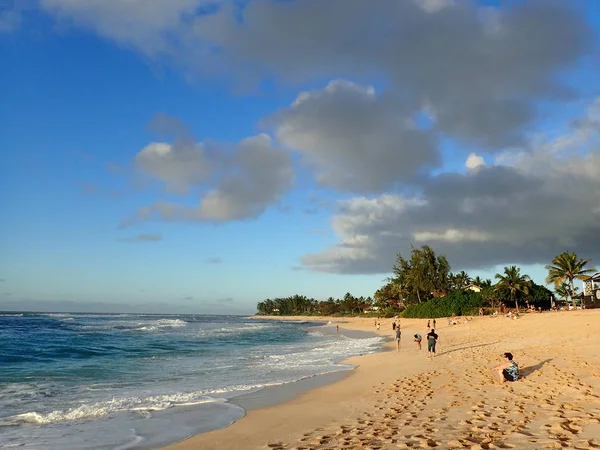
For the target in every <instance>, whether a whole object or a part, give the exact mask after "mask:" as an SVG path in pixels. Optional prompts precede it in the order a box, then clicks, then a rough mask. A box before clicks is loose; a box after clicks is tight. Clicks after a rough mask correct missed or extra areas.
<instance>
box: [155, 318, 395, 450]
mask: <svg viewBox="0 0 600 450" xmlns="http://www.w3.org/2000/svg"><path fill="white" fill-rule="evenodd" d="M246 318H248V319H254V318H256V319H267V320H273V321H282V322H284V321H285V322H311V323H314V324H316V325H317V327H316V328H317V329H319V330H320V331H321V332H323V333H326V334H329V335H336V334H337V335H340V336H345V337H348V338H351V339H365V338H373V337H379V338H382V339H383V340H382V342H381V343H380V344H379V346H378V348H376V349H375V350H374V351H373V352H369V353H365V354H361V355H355V356H352V357H350V358H346V359H343V360H340V361H335V364H336V365H339V366H347V368H341V369H339V370H335V371H331V372H326V373H319V374H316V375H312V376H308V377H305V378H301V379H299V380H296V381H291V382H288V383H283V384H278V385H271V386H265V387H263V388H261V389H259V390H257V391H254V392H249V393H247V394H242V395H240V396H237V397H232V398H231V399H229V400H228V401H227V403H229V404H232V405H236V406H239V407H240V408H242V409H244V411H245V414H244V415H243V416H242V417H240V418H238V419H236V420H234V421H233V422H231V423H229V424H227V425H224V426H221V427H218V428H214V429H210V430H206V431H202V432H200V433H197V434H194V435H192V436H189V437H186V438H184V439H182V440H179V441H176V442H173V443H170V444H168V445H166V446H165V447H162V448H163V449H172V448H175V447H176V446H178V445H179V444H182V443H185V442H187V441H189V440H190V439H194V438H196V437H198V436H204V435H205V434H207V433H212V432H219V431H223V430H226V429H228V428H230V427H232V426H234V425H235V424H236V423H238V422H240V421H242V420H245V419H246V418H247V416H248V414H249V413H250V412H251V411H255V410H262V409H265V408H271V407H277V406H279V405H282V404H285V403H287V402H290V401H293V400H294V399H296V398H297V397H299V396H301V395H303V394H305V393H307V392H310V391H312V390H314V389H318V388H322V387H325V386H328V385H330V384H334V383H337V382H340V381H343V380H344V379H346V378H348V377H350V376H352V374H353V372H354V371H355V370H356V369H357V368H358V366H357V365H356V364H353V363H352V362H351V361H354V359H355V358H361V357H363V356H365V355H371V354H376V353H381V352H386V351H391V350H392V348H391V347H390V346H389V342H390V340H391V339H386V336H383V335H381V334H378V333H376V332H375V331H373V330H371V331H367V330H364V329H359V328H344V327H342V326H341V325H342V322H340V321H333V320H331V319H334V318H332V317H315V316H313V317H310V318H305V317H294V316H249V317H246ZM336 324H338V325H340V327H339V331H336V329H335V325H336ZM387 347H389V348H387ZM242 448H243V447H242Z"/></svg>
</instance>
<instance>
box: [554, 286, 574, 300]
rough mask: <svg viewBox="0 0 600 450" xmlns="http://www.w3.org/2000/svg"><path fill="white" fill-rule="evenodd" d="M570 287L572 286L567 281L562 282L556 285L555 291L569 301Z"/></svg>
mask: <svg viewBox="0 0 600 450" xmlns="http://www.w3.org/2000/svg"><path fill="white" fill-rule="evenodd" d="M570 289H571V288H570V287H569V285H568V284H567V283H561V284H559V285H558V286H555V287H554V291H555V292H556V295H558V296H559V297H560V298H562V299H563V300H564V301H567V299H568V298H569V290H570Z"/></svg>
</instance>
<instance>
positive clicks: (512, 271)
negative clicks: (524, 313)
mask: <svg viewBox="0 0 600 450" xmlns="http://www.w3.org/2000/svg"><path fill="white" fill-rule="evenodd" d="M496 279H497V280H498V282H497V283H496V289H497V290H505V291H509V292H510V299H511V300H514V301H515V306H516V307H517V312H519V300H518V298H517V294H518V293H519V292H522V293H523V294H528V293H529V287H530V286H531V279H530V278H529V276H528V275H521V269H519V268H518V267H517V266H510V267H505V268H504V275H502V274H500V273H497V274H496Z"/></svg>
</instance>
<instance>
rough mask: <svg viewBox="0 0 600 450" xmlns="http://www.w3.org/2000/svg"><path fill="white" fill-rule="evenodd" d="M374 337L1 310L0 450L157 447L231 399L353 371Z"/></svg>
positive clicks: (206, 423) (221, 423)
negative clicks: (352, 359) (349, 361)
mask: <svg viewBox="0 0 600 450" xmlns="http://www.w3.org/2000/svg"><path fill="white" fill-rule="evenodd" d="M380 343H381V338H379V337H371V336H365V337H348V336H344V335H343V334H341V333H336V332H335V329H334V327H332V326H329V327H327V326H323V324H318V323H307V322H301V321H297V322H283V321H271V320H259V319H250V318H245V317H239V316H207V315H146V314H66V313H61V314H47V313H0V447H4V448H11V447H24V448H27V449H45V450H48V449H61V450H71V449H119V450H120V449H129V448H160V447H162V446H165V445H167V444H170V443H173V442H177V441H179V440H182V439H184V438H186V437H188V436H191V435H194V434H198V433H201V432H205V431H209V430H213V429H217V428H222V427H225V426H227V425H229V424H231V423H233V422H234V421H236V420H238V419H240V418H242V417H243V416H244V415H245V410H244V409H243V408H242V407H240V406H238V405H236V404H235V403H234V399H235V397H239V396H242V395H244V394H248V393H252V392H256V391H257V390H260V389H264V388H265V387H268V386H275V385H282V384H286V383H292V382H295V381H298V380H302V379H306V378H308V377H313V376H315V375H319V374H325V373H330V372H336V371H343V370H351V369H352V368H353V367H352V366H349V365H343V364H340V361H342V360H344V359H346V358H347V357H349V356H354V355H359V354H365V353H372V352H374V351H376V350H377V349H378V348H379V345H380Z"/></svg>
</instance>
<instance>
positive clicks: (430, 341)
mask: <svg viewBox="0 0 600 450" xmlns="http://www.w3.org/2000/svg"><path fill="white" fill-rule="evenodd" d="M436 324H437V321H436V320H435V319H433V328H432V327H431V320H428V321H427V336H426V337H427V352H428V353H429V357H433V356H435V347H436V344H437V342H438V340H439V338H440V337H439V336H438V335H437V334H436V332H435V326H436ZM392 329H393V330H394V333H395V340H396V352H399V351H400V345H401V344H400V342H401V340H402V331H401V330H400V321H394V322H393V323H392ZM413 339H414V342H416V344H417V349H418V350H421V348H422V347H421V342H422V341H423V336H421V335H420V334H419V333H416V334H415V335H413Z"/></svg>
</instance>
